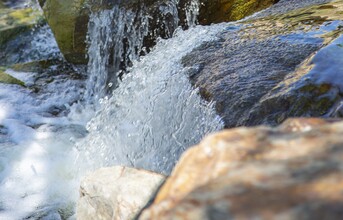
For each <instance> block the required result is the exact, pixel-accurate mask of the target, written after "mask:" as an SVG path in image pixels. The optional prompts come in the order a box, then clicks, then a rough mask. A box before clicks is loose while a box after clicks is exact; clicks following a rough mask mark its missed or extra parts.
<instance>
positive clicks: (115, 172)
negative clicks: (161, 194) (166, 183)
mask: <svg viewBox="0 0 343 220" xmlns="http://www.w3.org/2000/svg"><path fill="white" fill-rule="evenodd" d="M163 180H164V176H162V175H160V174H156V173H152V172H149V171H144V170H137V169H133V168H128V167H111V168H102V169H99V170H97V171H95V172H94V173H92V174H90V175H88V176H87V177H85V179H84V180H83V181H82V182H81V189H80V199H79V201H78V205H77V219H79V220H88V219H89V220H93V219H103V220H105V219H109V220H110V219H133V218H134V217H135V216H136V215H137V214H138V213H139V211H140V210H141V209H142V208H143V207H144V206H146V205H147V203H148V202H149V200H150V198H151V196H152V195H153V194H154V193H155V190H156V189H157V188H158V187H159V186H160V184H161V183H162V182H163Z"/></svg>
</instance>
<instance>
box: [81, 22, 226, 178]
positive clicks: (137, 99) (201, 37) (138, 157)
mask: <svg viewBox="0 0 343 220" xmlns="http://www.w3.org/2000/svg"><path fill="white" fill-rule="evenodd" d="M215 30H220V26H216V27H214V26H213V27H196V28H193V29H191V30H189V31H186V32H179V34H177V36H174V38H172V39H169V40H161V41H160V42H158V44H157V46H156V47H155V49H154V50H153V51H152V52H151V53H150V54H148V55H146V56H145V57H143V58H141V60H140V61H136V62H135V63H134V66H133V68H131V69H130V74H129V75H128V76H126V77H124V80H123V81H122V82H121V83H120V84H119V87H118V88H117V89H115V90H114V92H113V96H112V97H111V98H108V97H104V98H102V99H101V101H100V102H101V103H102V105H101V108H100V111H99V112H98V113H97V115H96V116H95V117H94V118H93V119H92V120H91V122H90V123H89V124H88V130H89V132H90V134H89V135H88V137H87V138H86V139H84V140H83V141H82V142H81V143H80V144H79V145H78V148H79V150H80V153H81V154H82V156H81V161H89V162H90V163H91V166H93V167H99V166H109V165H113V164H123V165H130V166H134V167H140V168H145V169H149V170H154V171H157V172H163V173H169V172H170V170H171V169H172V167H173V165H174V163H175V161H177V159H178V158H179V155H180V154H181V153H182V152H183V151H184V150H185V149H186V148H187V147H189V146H191V145H192V144H195V143H197V142H198V141H199V140H200V139H201V138H202V137H203V136H204V135H205V134H207V133H209V132H212V131H215V130H218V129H220V128H222V124H221V122H220V119H219V118H218V116H216V113H215V111H214V109H213V108H212V107H213V106H212V105H211V104H206V103H205V102H204V101H202V100H201V98H200V96H199V95H198V93H197V90H194V89H193V88H192V87H191V85H190V83H189V81H188V78H187V76H186V74H185V73H184V72H183V71H184V70H183V68H182V65H181V58H182V57H183V56H184V55H186V54H187V53H188V52H190V51H191V50H192V49H193V48H194V47H196V46H199V45H200V44H201V43H202V42H204V41H209V40H211V39H213V37H214V33H215Z"/></svg>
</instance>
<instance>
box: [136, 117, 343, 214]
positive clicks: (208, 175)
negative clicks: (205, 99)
mask: <svg viewBox="0 0 343 220" xmlns="http://www.w3.org/2000/svg"><path fill="white" fill-rule="evenodd" d="M139 219H141V220H143V219H144V220H145V219H149V220H150V219H158V220H161V219H184V220H186V219H189V220H194V219H196V220H201V219H215V220H224V219H273V220H274V219H283V220H286V219H287V220H289V219H302V220H303V219H311V220H316V219H318V220H322V219H330V220H335V219H337V220H338V219H343V122H334V121H331V122H330V121H324V120H321V119H290V120H287V121H286V122H285V123H284V124H283V125H281V126H279V127H277V128H269V127H256V128H237V129H232V130H226V131H222V132H219V133H216V134H213V135H211V136H209V137H207V138H205V139H204V140H203V141H202V142H201V143H200V144H199V145H198V146H195V147H193V148H191V149H190V150H188V151H187V152H186V153H185V154H184V155H183V156H182V158H181V160H180V162H179V163H178V164H177V166H176V168H175V170H174V171H173V173H172V175H171V177H170V178H169V179H168V180H167V182H166V183H165V184H164V186H163V187H162V188H161V190H160V191H159V193H158V194H157V197H156V199H155V201H154V203H153V204H152V205H151V206H150V207H149V208H148V209H146V210H144V212H143V213H142V215H141V216H140V218H139Z"/></svg>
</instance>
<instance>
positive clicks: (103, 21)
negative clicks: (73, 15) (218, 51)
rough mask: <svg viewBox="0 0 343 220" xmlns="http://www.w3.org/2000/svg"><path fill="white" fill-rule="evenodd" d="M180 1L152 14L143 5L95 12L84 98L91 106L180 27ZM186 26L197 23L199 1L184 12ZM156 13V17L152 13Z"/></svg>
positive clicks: (187, 6) (175, 1)
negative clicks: (136, 63)
mask: <svg viewBox="0 0 343 220" xmlns="http://www.w3.org/2000/svg"><path fill="white" fill-rule="evenodd" d="M178 4H179V1H178V0H171V1H166V2H165V3H164V4H161V5H158V9H157V11H156V10H154V11H153V12H150V11H149V9H148V8H146V6H144V5H142V6H141V7H140V8H137V9H126V8H123V7H121V6H118V5H116V6H114V7H113V8H112V9H107V10H103V11H98V12H93V13H92V14H91V16H90V22H89V26H88V41H89V49H88V57H89V63H88V74H89V80H88V83H87V89H86V96H85V99H86V100H87V101H90V102H92V103H94V102H97V101H98V100H99V99H100V98H102V97H104V96H105V95H106V94H108V91H111V90H112V87H116V86H118V81H119V79H120V78H121V77H122V75H123V74H125V72H126V71H127V68H128V67H130V66H131V65H132V62H133V61H134V60H138V59H139V56H140V55H145V54H146V53H147V52H148V51H149V48H147V46H149V47H151V46H152V45H153V44H154V43H153V41H155V40H156V39H157V38H160V37H162V38H170V37H172V35H173V33H174V31H175V30H176V28H177V27H178V26H179V22H180V20H179V14H178ZM183 10H184V11H185V14H186V23H187V25H186V26H187V27H192V26H194V25H195V24H196V21H197V16H198V14H199V2H198V0H192V1H190V2H189V3H188V4H186V7H185V8H184V9H183ZM151 13H153V14H151Z"/></svg>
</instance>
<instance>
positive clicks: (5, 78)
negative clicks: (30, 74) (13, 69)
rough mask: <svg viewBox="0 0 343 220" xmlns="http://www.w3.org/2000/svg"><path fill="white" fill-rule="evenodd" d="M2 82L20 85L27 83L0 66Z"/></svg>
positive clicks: (0, 81)
mask: <svg viewBox="0 0 343 220" xmlns="http://www.w3.org/2000/svg"><path fill="white" fill-rule="evenodd" d="M0 83H5V84H16V85H20V86H24V87H25V83H24V82H22V81H20V80H19V79H17V78H14V77H13V76H11V75H9V74H7V73H5V72H4V69H3V68H0Z"/></svg>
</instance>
